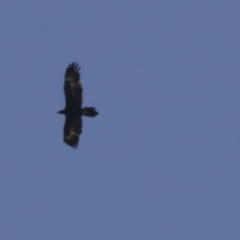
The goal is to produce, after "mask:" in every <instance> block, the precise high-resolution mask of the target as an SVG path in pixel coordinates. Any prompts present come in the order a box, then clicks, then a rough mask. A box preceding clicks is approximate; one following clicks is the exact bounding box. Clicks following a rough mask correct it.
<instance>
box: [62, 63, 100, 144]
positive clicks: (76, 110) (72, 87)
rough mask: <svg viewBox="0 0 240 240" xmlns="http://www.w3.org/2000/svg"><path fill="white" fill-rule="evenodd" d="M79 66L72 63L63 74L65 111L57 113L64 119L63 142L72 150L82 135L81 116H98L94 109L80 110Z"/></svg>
mask: <svg viewBox="0 0 240 240" xmlns="http://www.w3.org/2000/svg"><path fill="white" fill-rule="evenodd" d="M79 70H80V66H79V65H78V64H77V63H75V62H73V63H71V64H69V65H68V68H67V69H66V72H65V81H64V93H65V98H66V106H65V109H63V110H61V111H59V112H58V113H59V114H64V115H65V117H66V120H65V125H64V128H63V133H64V136H63V141H64V142H65V143H66V144H68V145H70V146H71V147H73V148H77V146H78V142H79V136H80V135H81V133H82V116H87V117H95V116H97V115H98V112H97V110H96V109H95V108H94V107H84V108H82V90H83V89H82V84H81V82H80V78H81V77H80V73H79Z"/></svg>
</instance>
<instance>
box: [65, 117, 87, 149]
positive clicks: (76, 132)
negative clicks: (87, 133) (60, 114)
mask: <svg viewBox="0 0 240 240" xmlns="http://www.w3.org/2000/svg"><path fill="white" fill-rule="evenodd" d="M63 132H64V137H63V140H64V142H65V143H66V144H68V145H70V146H71V147H73V148H77V146H78V142H79V136H80V135H81V133H82V118H81V116H76V117H70V116H67V115H66V120H65V125H64V130H63Z"/></svg>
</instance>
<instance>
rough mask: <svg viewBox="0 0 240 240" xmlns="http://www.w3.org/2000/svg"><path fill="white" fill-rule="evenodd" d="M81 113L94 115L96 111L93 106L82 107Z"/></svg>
mask: <svg viewBox="0 0 240 240" xmlns="http://www.w3.org/2000/svg"><path fill="white" fill-rule="evenodd" d="M82 114H83V115H84V116H87V117H95V116H97V115H98V112H97V110H96V109H95V108H94V107H85V108H83V109H82Z"/></svg>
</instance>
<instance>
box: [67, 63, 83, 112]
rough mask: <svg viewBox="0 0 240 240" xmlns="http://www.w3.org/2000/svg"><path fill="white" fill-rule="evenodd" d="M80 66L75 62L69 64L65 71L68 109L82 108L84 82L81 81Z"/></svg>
mask: <svg viewBox="0 0 240 240" xmlns="http://www.w3.org/2000/svg"><path fill="white" fill-rule="evenodd" d="M79 70H80V66H79V65H78V64H77V63H75V62H73V63H71V64H69V65H68V68H67V69H66V72H65V83H64V93H65V96H66V109H71V108H76V107H77V108H81V105H82V84H81V82H80V73H79Z"/></svg>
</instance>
